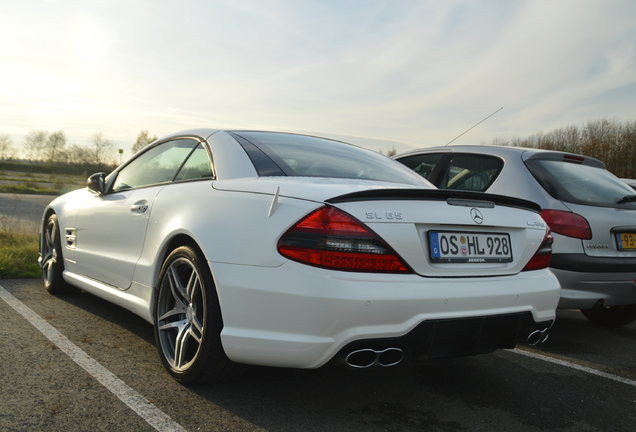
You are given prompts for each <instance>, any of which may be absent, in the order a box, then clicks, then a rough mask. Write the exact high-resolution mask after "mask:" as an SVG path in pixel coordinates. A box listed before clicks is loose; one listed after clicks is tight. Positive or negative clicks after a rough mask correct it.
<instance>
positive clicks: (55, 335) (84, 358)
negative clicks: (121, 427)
mask: <svg viewBox="0 0 636 432" xmlns="http://www.w3.org/2000/svg"><path fill="white" fill-rule="evenodd" d="M0 298H2V300H4V301H5V302H6V303H7V304H8V305H9V306H11V307H12V308H13V309H15V310H16V312H18V313H19V314H20V315H22V316H23V317H24V318H25V319H26V320H27V321H29V323H31V324H32V325H33V327H35V328H36V329H38V330H39V331H40V332H41V333H42V334H43V335H44V336H46V337H47V338H48V339H49V340H50V341H51V342H53V343H54V344H55V345H56V346H57V347H58V348H59V349H60V350H62V351H63V352H65V353H66V355H68V356H69V357H70V358H71V359H72V360H73V361H74V362H75V363H77V364H78V365H79V366H80V367H81V368H82V369H84V370H85V371H86V372H88V373H89V375H91V376H92V377H93V378H95V379H96V380H97V381H99V382H100V383H101V384H102V385H103V386H104V387H106V388H107V389H108V391H110V392H111V393H112V394H114V395H115V396H117V397H118V398H119V400H121V401H122V402H123V403H125V404H126V405H128V407H130V409H132V410H133V411H134V412H136V413H137V414H138V415H139V416H140V417H141V418H142V419H144V420H145V421H146V422H148V424H149V425H150V426H152V427H153V428H155V429H156V430H158V431H160V432H185V431H186V430H185V429H184V428H183V427H182V426H181V425H179V424H178V423H177V422H175V421H174V420H172V419H171V418H170V417H169V416H168V415H167V414H165V413H164V412H163V411H161V410H160V409H159V408H157V407H156V406H154V405H153V404H152V403H150V402H149V401H148V399H146V398H145V397H143V396H142V395H140V394H139V393H137V392H136V391H135V390H133V389H132V388H131V387H130V386H128V385H127V384H126V383H125V382H123V381H122V380H120V379H119V378H117V377H116V376H115V375H114V374H113V373H112V372H110V371H109V370H108V369H106V368H105V367H104V366H102V365H101V364H99V363H98V362H97V361H96V360H94V359H93V358H91V357H90V356H89V355H88V354H87V353H85V352H84V351H82V350H81V349H80V348H79V347H78V346H77V345H75V344H74V343H73V342H71V341H70V340H68V338H66V336H64V335H63V334H62V333H60V332H59V331H57V330H56V329H55V328H54V327H53V326H52V325H50V324H49V323H48V322H46V321H45V320H44V319H43V318H41V317H40V316H39V315H38V314H36V313H35V312H33V311H32V310H31V309H29V308H28V307H27V306H25V305H24V304H23V303H22V302H20V300H18V299H16V298H15V297H14V296H13V295H11V294H10V293H9V292H8V291H7V290H6V289H4V287H3V286H2V285H0Z"/></svg>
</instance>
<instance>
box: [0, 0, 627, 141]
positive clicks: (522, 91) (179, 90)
mask: <svg viewBox="0 0 636 432" xmlns="http://www.w3.org/2000/svg"><path fill="white" fill-rule="evenodd" d="M123 4H124V3H123V2H120V1H116V0H113V1H110V2H79V1H78V2H60V3H42V2H34V1H33V0H24V1H22V2H18V3H15V4H14V5H13V6H12V7H11V8H10V9H8V11H7V13H6V14H2V15H1V16H0V37H2V38H3V40H13V41H18V42H16V43H14V44H13V45H10V46H8V47H7V50H6V54H5V59H6V60H5V61H6V66H5V67H3V68H2V69H0V80H2V82H3V83H6V85H5V86H4V88H2V89H0V115H2V118H6V119H10V120H11V121H10V123H7V124H6V126H5V128H6V130H0V133H7V132H8V133H12V134H17V135H20V134H22V135H24V134H26V132H28V130H29V129H42V128H48V129H51V130H58V129H64V130H65V131H66V132H67V136H69V137H78V139H79V140H81V138H79V137H81V136H83V135H85V137H86V138H85V139H86V140H87V141H88V140H90V137H91V136H92V134H93V133H95V132H102V133H104V135H105V136H106V137H108V138H109V139H112V140H114V141H116V142H118V143H120V144H119V145H121V146H125V147H128V146H129V145H131V144H132V142H134V140H135V138H136V136H137V134H138V132H139V130H142V129H147V130H149V131H150V133H152V134H156V135H163V134H167V133H171V132H174V131H176V130H179V129H187V128H191V127H198V126H211V127H217V126H218V127H242V128H262V129H277V130H290V131H300V132H302V131H307V132H320V131H324V134H336V135H338V136H350V137H353V138H354V139H358V138H361V139H365V140H366V142H369V143H372V142H373V143H379V144H377V145H384V144H385V143H398V147H399V148H398V150H406V149H407V148H409V147H415V146H423V145H432V144H445V143H447V142H448V141H450V140H451V139H453V138H454V137H456V136H457V135H459V134H460V133H462V132H463V131H465V130H466V129H468V128H469V127H471V126H472V125H474V124H475V123H477V122H479V121H480V120H482V119H483V118H484V117H486V116H488V115H489V114H491V113H492V112H494V111H495V110H497V109H498V108H500V107H502V106H503V107H504V109H503V110H502V111H501V112H499V113H497V114H496V115H495V116H493V117H492V118H491V119H489V120H488V121H486V122H484V123H483V124H481V125H479V126H478V127H476V128H475V129H473V130H471V131H470V133H467V134H466V135H465V136H463V137H462V138H461V142H462V143H480V142H482V141H489V140H492V139H494V138H497V137H511V136H520V137H524V136H527V135H530V134H533V133H536V132H538V131H541V130H544V131H547V130H550V129H551V128H555V127H561V126H567V125H568V124H570V123H581V122H584V121H587V120H591V119H594V118H598V117H604V116H606V117H615V116H619V117H621V118H624V119H633V118H634V115H635V114H636V112H635V111H636V107H634V104H633V103H630V101H631V100H633V98H634V97H635V96H636V74H635V73H634V71H635V70H636V54H635V52H636V48H635V44H636V28H635V26H634V25H633V18H632V17H633V16H634V15H635V14H636V4H635V3H633V2H632V1H630V0H624V1H621V0H609V1H592V0H584V1H574V0H562V1H559V2H554V1H544V0H537V1H515V2H510V1H504V0H500V1H485V2H479V3H476V2H471V1H466V0H454V1H444V2H441V1H424V0H422V1H417V2H413V1H410V0H408V1H407V0H394V1H391V2H384V1H368V0H364V1H363V0H357V1H356V0H347V1H305V0H303V1H295V0H278V1H277V0H272V1H268V2H262V1H256V0H222V1H221V0H217V1H197V0H187V1H182V2H178V3H177V2H156V1H150V0H139V1H134V2H125V8H126V13H121V10H122V5H123ZM89 131H90V133H89ZM369 145H371V144H369ZM374 145H375V144H374Z"/></svg>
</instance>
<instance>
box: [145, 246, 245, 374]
mask: <svg viewBox="0 0 636 432" xmlns="http://www.w3.org/2000/svg"><path fill="white" fill-rule="evenodd" d="M154 312H155V338H156V341H157V348H158V350H159V355H160V356H161V360H162V362H163V364H164V366H165V367H166V369H167V370H168V372H170V374H172V376H174V377H175V378H176V379H177V380H178V381H180V382H183V383H189V382H206V381H213V380H222V379H226V378H230V376H231V375H233V374H235V372H236V370H237V365H236V364H234V363H232V362H231V361H230V360H229V359H228V358H227V356H226V355H225V352H224V351H223V348H222V346H221V337H220V333H221V330H222V328H223V320H222V318H221V313H220V308H219V302H218V298H217V294H216V290H215V288H214V283H213V280H212V276H211V274H210V270H209V268H208V267H207V263H206V262H205V260H203V259H202V258H201V255H200V254H199V253H198V252H197V251H196V250H195V249H193V248H192V247H190V246H182V247H179V248H177V249H175V250H174V251H172V253H170V255H169V256H168V257H167V258H166V260H165V262H164V264H163V267H162V270H161V276H160V280H159V286H158V289H157V293H156V298H155V311H154Z"/></svg>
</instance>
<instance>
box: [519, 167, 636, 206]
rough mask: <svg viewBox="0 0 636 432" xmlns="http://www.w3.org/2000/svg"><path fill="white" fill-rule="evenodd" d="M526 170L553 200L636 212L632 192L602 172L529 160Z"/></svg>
mask: <svg viewBox="0 0 636 432" xmlns="http://www.w3.org/2000/svg"><path fill="white" fill-rule="evenodd" d="M527 165H528V168H529V169H530V171H531V172H532V174H533V175H534V176H535V178H537V180H538V181H539V183H541V185H542V186H543V187H544V188H545V189H546V190H547V191H548V192H549V193H550V194H551V195H552V196H554V197H555V198H556V199H559V200H561V201H565V202H570V203H573V204H583V205H592V206H599V207H620V208H636V202H634V198H631V197H633V196H634V195H636V191H634V190H633V189H632V188H630V187H629V186H627V185H626V184H625V183H623V182H621V181H620V180H619V179H618V178H617V177H615V176H614V175H612V174H611V173H610V172H609V171H607V170H604V169H602V168H596V167H591V166H587V165H579V164H574V163H571V162H563V161H556V160H531V161H528V162H527Z"/></svg>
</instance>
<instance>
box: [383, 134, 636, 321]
mask: <svg viewBox="0 0 636 432" xmlns="http://www.w3.org/2000/svg"><path fill="white" fill-rule="evenodd" d="M394 159H396V160H398V161H400V162H401V163H403V164H404V165H406V166H407V167H409V168H411V169H413V170H414V171H416V172H417V173H418V174H420V175H421V176H422V177H424V178H426V179H427V180H428V181H430V182H431V183H433V184H434V185H435V186H437V187H438V188H440V189H456V190H469V191H478V192H488V193H494V194H501V195H509V196H513V197H517V198H523V199H526V200H530V201H534V202H536V203H537V204H539V205H540V206H541V209H542V212H541V215H542V217H543V219H544V220H545V221H546V222H547V223H548V225H549V226H550V228H551V230H552V234H553V235H554V245H553V255H552V259H551V261H550V268H551V270H552V271H553V272H554V274H555V275H556V276H557V278H558V279H559V282H560V283H561V287H562V290H561V299H560V302H559V308H564V309H580V310H581V312H583V314H584V315H585V316H586V317H587V318H588V319H589V320H591V321H593V322H595V323H598V324H601V325H606V326H620V325H625V324H629V323H632V322H634V321H635V320H636V283H635V282H634V281H635V279H636V192H635V191H634V189H632V188H631V187H629V186H628V185H627V184H625V183H624V182H622V181H620V179H618V178H617V177H615V176H614V175H613V174H611V173H610V172H609V171H607V170H606V169H605V165H604V164H603V162H601V161H599V160H597V159H593V158H589V157H585V156H581V155H577V154H570V153H563V152H556V151H549V150H539V149H527V148H520V147H501V146H446V147H431V148H424V149H420V150H414V151H410V152H407V153H403V154H400V155H397V156H394Z"/></svg>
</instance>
